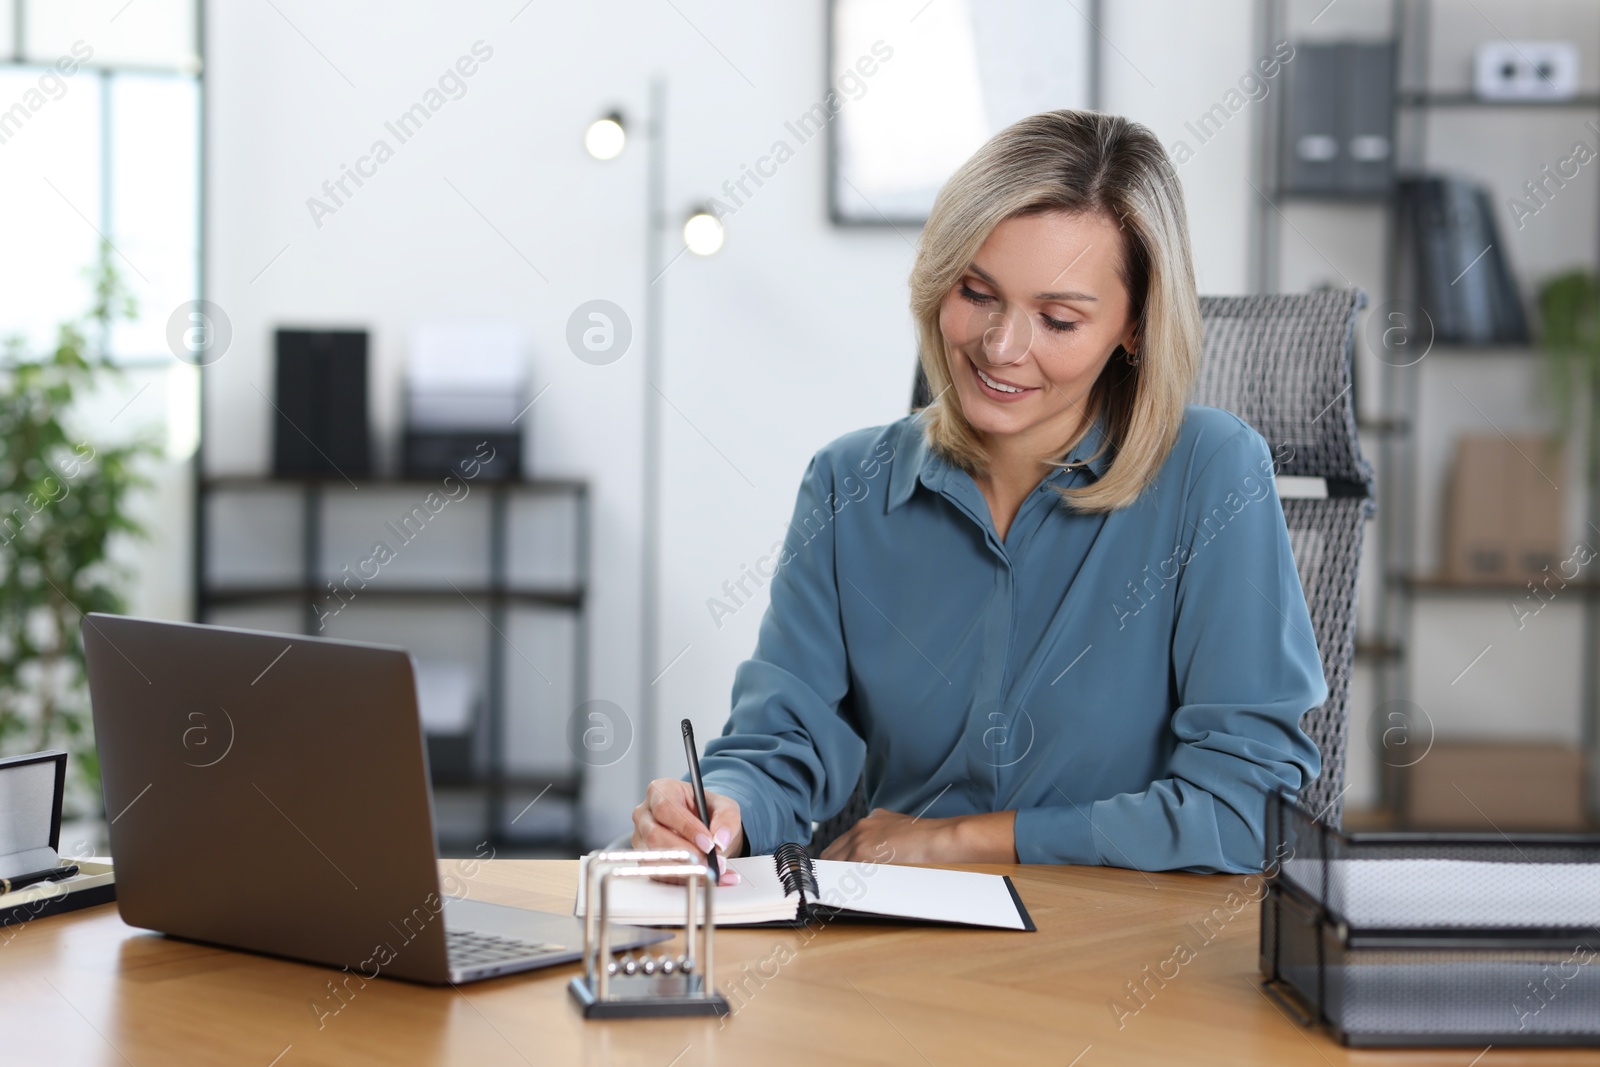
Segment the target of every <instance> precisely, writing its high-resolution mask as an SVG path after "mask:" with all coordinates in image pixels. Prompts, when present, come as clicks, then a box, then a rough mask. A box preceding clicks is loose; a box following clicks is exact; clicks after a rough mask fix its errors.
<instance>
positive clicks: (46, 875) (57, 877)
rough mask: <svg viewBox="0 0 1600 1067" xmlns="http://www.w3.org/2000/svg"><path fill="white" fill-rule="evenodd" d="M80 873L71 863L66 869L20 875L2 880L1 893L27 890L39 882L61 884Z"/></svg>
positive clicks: (60, 868)
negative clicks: (65, 879) (62, 881)
mask: <svg viewBox="0 0 1600 1067" xmlns="http://www.w3.org/2000/svg"><path fill="white" fill-rule="evenodd" d="M77 873H78V865H77V864H76V863H69V864H67V865H66V866H65V867H47V868H46V869H44V870H42V871H34V872H33V873H32V874H19V875H17V876H16V877H15V878H0V893H11V892H14V891H16V890H18V889H26V888H27V887H28V886H30V885H35V884H37V883H39V882H59V881H61V879H63V878H71V877H72V876H73V875H75V874H77Z"/></svg>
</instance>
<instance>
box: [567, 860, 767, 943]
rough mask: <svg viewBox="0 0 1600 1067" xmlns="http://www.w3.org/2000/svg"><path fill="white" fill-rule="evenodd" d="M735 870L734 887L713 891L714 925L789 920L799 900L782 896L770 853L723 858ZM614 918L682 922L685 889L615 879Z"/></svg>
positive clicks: (583, 885)
mask: <svg viewBox="0 0 1600 1067" xmlns="http://www.w3.org/2000/svg"><path fill="white" fill-rule="evenodd" d="M588 865H589V857H588V856H584V857H583V860H582V863H581V866H580V867H579V877H578V900H577V905H576V906H575V907H574V908H573V914H574V915H577V916H579V917H582V915H583V914H584V909H585V907H586V902H585V901H584V894H585V892H586V891H587V889H588V877H587V875H586V874H585V873H584V872H586V871H587V870H588ZM728 866H730V867H732V868H733V869H734V870H736V871H738V872H739V878H740V881H739V884H738V885H719V886H717V887H716V888H715V889H714V890H713V892H714V893H716V899H715V901H714V902H713V904H712V919H713V920H714V921H715V922H716V924H717V925H718V926H737V925H739V924H741V923H758V922H772V921H774V920H777V919H793V918H794V917H795V911H796V908H797V907H798V905H799V898H798V897H794V896H785V895H784V892H783V883H782V882H780V881H778V869H777V867H776V866H775V865H774V864H773V862H772V857H771V856H740V857H738V858H736V859H732V860H729V861H728ZM610 903H611V915H610V918H611V920H612V921H613V922H620V923H631V924H634V925H639V926H682V925H683V912H684V908H685V906H686V905H685V901H684V888H683V887H682V886H679V885H670V884H668V883H665V882H657V881H654V880H652V879H649V878H619V879H617V880H616V881H615V882H613V883H612V886H611V901H610Z"/></svg>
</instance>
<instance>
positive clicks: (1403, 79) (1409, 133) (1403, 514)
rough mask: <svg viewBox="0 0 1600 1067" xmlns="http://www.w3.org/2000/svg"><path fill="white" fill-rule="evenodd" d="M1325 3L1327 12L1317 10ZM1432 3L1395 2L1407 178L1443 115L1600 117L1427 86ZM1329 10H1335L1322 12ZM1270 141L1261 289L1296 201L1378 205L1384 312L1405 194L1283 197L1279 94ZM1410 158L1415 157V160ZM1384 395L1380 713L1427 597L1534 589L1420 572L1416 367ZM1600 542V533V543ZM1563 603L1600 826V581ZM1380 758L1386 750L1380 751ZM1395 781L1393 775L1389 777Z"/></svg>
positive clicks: (1523, 350) (1379, 423) (1401, 151)
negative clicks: (1573, 637)
mask: <svg viewBox="0 0 1600 1067" xmlns="http://www.w3.org/2000/svg"><path fill="white" fill-rule="evenodd" d="M1288 3H1289V0H1263V5H1262V7H1261V8H1260V9H1259V11H1260V16H1259V22H1258V30H1259V32H1260V36H1259V38H1258V44H1265V45H1266V46H1268V47H1270V44H1271V43H1272V42H1274V41H1277V40H1281V39H1286V38H1290V37H1292V36H1293V34H1292V32H1291V30H1290V25H1289V24H1290V19H1289V10H1288ZM1318 6H1320V5H1318ZM1430 9H1431V4H1430V3H1429V0H1391V4H1390V11H1391V27H1390V28H1391V33H1392V36H1391V37H1390V39H1391V40H1392V41H1393V43H1394V45H1395V53H1394V54H1395V60H1394V62H1395V72H1394V92H1393V96H1392V112H1393V115H1394V123H1393V135H1394V138H1393V144H1394V151H1393V158H1394V159H1395V161H1396V170H1397V171H1398V172H1402V173H1404V172H1406V170H1407V166H1406V164H1407V163H1411V164H1413V165H1421V164H1425V160H1424V159H1423V158H1422V157H1423V153H1424V152H1425V151H1426V146H1427V123H1428V117H1429V116H1430V115H1431V114H1432V113H1434V112H1438V111H1452V112H1462V111H1474V110H1476V111H1482V112H1484V113H1485V114H1489V113H1496V114H1503V113H1530V112H1545V111H1549V110H1551V109H1558V110H1562V111H1574V110H1585V109H1587V110H1593V111H1596V112H1600V94H1595V93H1592V92H1591V93H1584V94H1581V95H1578V96H1576V97H1572V98H1569V99H1565V100H1550V101H1509V102H1500V101H1488V100H1482V99H1480V98H1478V97H1477V96H1475V95H1473V94H1471V93H1466V92H1435V91H1431V90H1428V89H1426V88H1416V87H1415V86H1419V85H1420V86H1423V87H1426V86H1427V85H1429V84H1430V81H1429V77H1428V74H1429V70H1430V56H1429V47H1428V42H1429V40H1430V18H1431V10H1430ZM1323 10H1326V8H1323ZM1266 114H1267V117H1266V119H1265V121H1264V123H1263V126H1264V129H1263V135H1262V136H1261V137H1260V139H1259V142H1258V144H1257V148H1256V152H1257V162H1256V168H1257V173H1258V175H1259V176H1260V181H1261V185H1262V188H1263V189H1264V190H1266V192H1264V193H1263V196H1262V200H1263V205H1262V208H1261V213H1260V216H1259V218H1260V220H1261V221H1260V222H1259V224H1258V227H1257V229H1258V233H1257V237H1258V241H1259V248H1258V256H1257V258H1258V261H1259V263H1258V273H1257V277H1258V279H1259V284H1260V286H1261V288H1262V289H1264V290H1271V289H1273V288H1276V285H1277V278H1278V276H1279V270H1280V263H1279V250H1278V245H1277V240H1278V230H1277V226H1278V225H1280V222H1279V218H1281V216H1282V205H1284V204H1287V203H1290V202H1296V201H1320V202H1324V203H1336V204H1345V205H1361V204H1366V205H1369V206H1370V208H1371V210H1373V211H1378V212H1381V213H1382V215H1383V220H1384V224H1385V225H1384V231H1385V237H1384V241H1385V248H1384V267H1383V270H1384V278H1383V289H1384V292H1383V293H1381V294H1374V303H1375V304H1377V305H1380V306H1381V305H1382V304H1383V303H1384V301H1385V300H1386V299H1387V298H1390V297H1392V296H1393V295H1394V294H1396V293H1398V292H1399V285H1398V282H1399V278H1398V262H1399V251H1400V250H1399V247H1398V243H1397V242H1398V240H1399V233H1398V226H1397V220H1398V203H1397V198H1396V196H1395V189H1394V186H1393V185H1392V184H1391V186H1390V188H1389V189H1388V190H1387V191H1386V192H1382V193H1378V194H1366V195H1355V196H1351V195H1344V196H1339V195H1327V194H1295V193H1290V192H1286V191H1282V190H1280V189H1279V188H1278V180H1277V160H1278V156H1279V151H1280V144H1279V142H1280V139H1281V137H1282V136H1283V133H1282V130H1281V129H1280V126H1279V124H1280V122H1281V119H1282V103H1281V101H1280V100H1279V99H1277V97H1276V95H1274V97H1272V98H1269V102H1268V106H1267V113H1266ZM1407 150H1409V151H1410V154H1411V157H1412V158H1411V159H1410V160H1408V159H1407V158H1406V153H1407ZM1596 252H1597V254H1600V235H1597V241H1596ZM1430 355H1431V357H1432V358H1435V359H1444V360H1450V361H1458V360H1490V359H1511V360H1517V359H1520V360H1533V359H1537V358H1538V355H1537V353H1536V352H1535V351H1534V350H1533V349H1532V348H1531V347H1530V346H1526V345H1524V346H1515V345H1497V346H1484V347H1475V346H1465V345H1451V344H1437V345H1435V346H1433V348H1432V350H1431V352H1430ZM1373 388H1375V389H1376V392H1377V395H1378V397H1379V398H1380V399H1381V403H1380V405H1379V410H1378V411H1376V412H1371V411H1369V412H1368V414H1366V415H1365V416H1362V415H1359V414H1358V418H1357V428H1358V430H1359V431H1360V433H1361V436H1362V439H1363V441H1364V442H1365V443H1366V445H1367V446H1368V449H1367V453H1368V455H1369V456H1371V457H1372V459H1373V463H1374V467H1375V469H1376V474H1377V483H1378V494H1379V498H1378V514H1377V519H1376V523H1375V526H1374V529H1373V531H1372V532H1373V534H1374V535H1375V541H1376V544H1375V546H1374V547H1375V549H1376V554H1375V556H1376V560H1377V561H1378V565H1379V566H1380V567H1381V575H1382V576H1381V578H1380V579H1379V581H1378V589H1379V594H1380V595H1379V596H1378V597H1377V603H1376V604H1375V605H1374V612H1373V615H1374V619H1373V623H1372V626H1371V632H1365V631H1364V632H1363V633H1362V634H1361V635H1359V636H1358V638H1357V643H1356V657H1357V660H1358V662H1360V663H1362V664H1363V665H1365V666H1367V667H1369V668H1370V669H1372V670H1373V671H1374V672H1375V679H1376V683H1377V684H1376V697H1375V707H1376V708H1377V710H1379V711H1381V710H1382V709H1383V708H1384V707H1386V706H1390V705H1392V704H1393V703H1394V702H1399V701H1404V700H1407V699H1408V698H1409V696H1410V694H1411V693H1412V692H1413V691H1414V690H1413V685H1412V679H1411V677H1410V671H1411V663H1410V657H1409V656H1408V649H1407V645H1408V643H1409V639H1410V634H1411V631H1412V625H1413V620H1412V614H1413V607H1414V605H1415V603H1416V602H1417V601H1419V600H1424V599H1426V600H1436V599H1439V598H1459V599H1461V600H1471V599H1482V598H1486V597H1493V598H1504V597H1506V596H1507V595H1508V594H1509V595H1516V596H1519V595H1521V594H1522V593H1524V592H1525V591H1526V586H1525V585H1524V584H1523V583H1520V582H1512V581H1505V582H1461V581H1453V580H1449V579H1446V578H1443V577H1441V576H1437V575H1429V574H1422V573H1419V572H1418V570H1417V567H1416V564H1415V560H1414V558H1413V542H1414V531H1415V525H1416V516H1415V510H1416V508H1417V506H1418V499H1419V496H1418V493H1417V487H1418V483H1419V481H1420V471H1419V470H1418V461H1419V457H1418V453H1419V451H1420V444H1419V440H1418V428H1419V424H1420V423H1421V421H1422V420H1423V417H1424V413H1423V412H1422V411H1421V404H1420V398H1419V395H1418V390H1419V384H1418V375H1417V373H1416V370H1415V367H1406V366H1396V365H1395V364H1393V363H1389V362H1387V361H1385V362H1383V366H1382V368H1381V371H1380V373H1379V375H1378V377H1377V380H1376V381H1370V382H1369V381H1363V380H1359V379H1358V381H1357V389H1358V390H1366V389H1373ZM1588 518H1589V521H1590V523H1591V529H1592V530H1593V531H1600V500H1597V499H1595V497H1594V496H1593V495H1591V497H1590V499H1589V500H1588ZM1596 536H1597V537H1600V533H1597V534H1596ZM1562 595H1563V596H1568V595H1570V596H1571V597H1572V598H1573V600H1574V601H1575V602H1577V603H1580V604H1581V605H1582V607H1583V615H1582V627H1583V635H1582V641H1583V645H1582V647H1583V648H1584V649H1585V650H1586V651H1587V652H1588V653H1589V654H1587V655H1585V656H1583V657H1582V658H1581V661H1580V668H1579V669H1580V670H1581V671H1582V684H1581V690H1580V701H1581V708H1580V720H1581V723H1582V734H1581V737H1580V742H1579V743H1580V744H1581V745H1582V747H1583V750H1584V752H1585V753H1586V755H1587V759H1588V778H1589V782H1588V799H1589V807H1590V815H1591V818H1600V656H1597V655H1595V654H1594V650H1595V649H1597V648H1600V580H1597V579H1587V580H1582V581H1575V582H1572V583H1569V584H1568V585H1567V586H1566V587H1565V588H1564V590H1563V593H1562ZM1373 725H1374V731H1375V733H1376V732H1380V731H1384V730H1386V729H1388V728H1389V727H1390V726H1392V725H1393V724H1392V723H1390V722H1386V721H1381V720H1380V719H1379V718H1378V716H1376V715H1375V716H1374V724H1373ZM1379 751H1382V749H1381V747H1380V749H1379ZM1380 772H1381V773H1380V783H1379V785H1380V803H1381V804H1382V805H1383V807H1384V808H1385V809H1387V811H1388V815H1387V816H1385V817H1392V816H1393V814H1394V812H1395V811H1396V810H1400V809H1401V806H1402V805H1403V800H1404V798H1403V797H1402V796H1401V791H1402V789H1403V776H1402V775H1401V774H1400V773H1399V772H1398V771H1396V770H1395V769H1394V768H1387V767H1384V768H1380ZM1384 772H1386V773H1384Z"/></svg>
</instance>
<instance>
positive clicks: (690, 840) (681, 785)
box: [633, 778, 744, 885]
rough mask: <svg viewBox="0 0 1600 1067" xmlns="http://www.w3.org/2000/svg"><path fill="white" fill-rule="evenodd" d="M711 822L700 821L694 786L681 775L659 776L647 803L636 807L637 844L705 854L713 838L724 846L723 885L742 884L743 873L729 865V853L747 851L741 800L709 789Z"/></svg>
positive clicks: (650, 791)
mask: <svg viewBox="0 0 1600 1067" xmlns="http://www.w3.org/2000/svg"><path fill="white" fill-rule="evenodd" d="M706 807H707V808H708V809H709V810H710V812H711V825H710V826H707V825H706V824H705V823H703V822H701V821H700V814H699V811H698V809H697V808H696V806H695V802H694V787H693V786H691V785H690V784H689V783H688V782H685V781H683V780H682V779H679V778H657V779H656V780H655V781H653V782H651V783H650V786H649V788H647V789H646V790H645V796H644V803H642V804H640V805H639V806H638V807H636V808H634V809H633V847H634V848H650V849H669V848H686V849H689V850H690V851H692V852H698V853H700V854H701V855H704V854H706V853H708V852H710V851H711V845H712V842H716V843H717V844H719V845H721V846H722V850H721V851H722V856H721V859H722V861H723V869H722V880H721V882H719V883H718V884H719V885H738V884H739V873H738V872H737V871H735V870H733V869H732V868H730V867H728V866H727V862H726V861H727V860H728V858H729V857H732V856H737V855H739V854H740V853H741V852H743V851H744V826H743V824H742V823H741V822H740V820H739V802H738V801H736V800H734V799H733V798H732V797H725V796H723V795H722V794H721V793H713V792H711V791H710V790H707V791H706Z"/></svg>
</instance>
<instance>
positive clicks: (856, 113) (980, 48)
mask: <svg viewBox="0 0 1600 1067" xmlns="http://www.w3.org/2000/svg"><path fill="white" fill-rule="evenodd" d="M1097 7H1098V5H1097V4H1094V3H1089V2H1085V3H1082V4H1076V5H1074V4H1069V3H1062V2H1061V0H936V2H933V3H929V0H830V3H829V6H828V31H827V32H828V49H827V64H828V65H827V87H826V95H825V96H824V98H823V100H822V101H821V102H820V104H821V110H820V111H819V110H818V109H816V108H813V109H812V110H811V111H810V112H808V116H809V117H810V119H811V121H813V122H815V121H816V120H818V119H822V118H823V116H824V115H826V116H827V118H826V119H825V120H824V121H826V124H827V128H828V134H829V137H828V141H829V167H828V213H829V217H830V218H831V219H832V221H833V222H834V224H835V225H839V226H894V227H899V226H912V227H916V226H921V225H922V224H923V223H924V222H925V221H926V220H927V218H928V213H929V211H930V210H931V209H932V207H933V201H934V197H935V196H936V195H937V194H938V192H939V189H940V187H941V186H943V185H944V182H945V180H946V179H947V178H949V177H950V175H951V174H952V173H953V172H954V171H955V169H956V168H957V167H958V166H960V165H961V163H962V162H964V161H965V160H966V159H967V158H968V157H969V156H971V155H972V153H973V152H975V151H976V150H977V149H978V148H979V147H980V146H981V145H982V144H983V143H984V142H985V141H987V140H988V139H989V138H990V137H991V136H993V135H994V134H995V133H997V132H999V131H1000V130H1001V129H1003V128H1004V127H1006V126H1008V125H1010V124H1011V123H1013V122H1015V121H1016V120H1018V119H1020V118H1024V117H1026V116H1028V115H1032V114H1037V113H1038V112H1041V111H1051V110H1054V109H1057V108H1092V107H1094V106H1096V103H1097V101H1096V99H1095V96H1096V92H1095V86H1096V84H1097V82H1098V78H1097V72H1096V69H1095V67H1096V49H1095V47H1094V38H1095V30H1094V22H1095V20H1096V9H1097ZM806 120H807V116H802V117H801V118H800V119H799V120H798V121H799V122H800V124H801V127H800V128H801V129H802V132H803V131H804V127H805V125H807V121H806Z"/></svg>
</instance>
